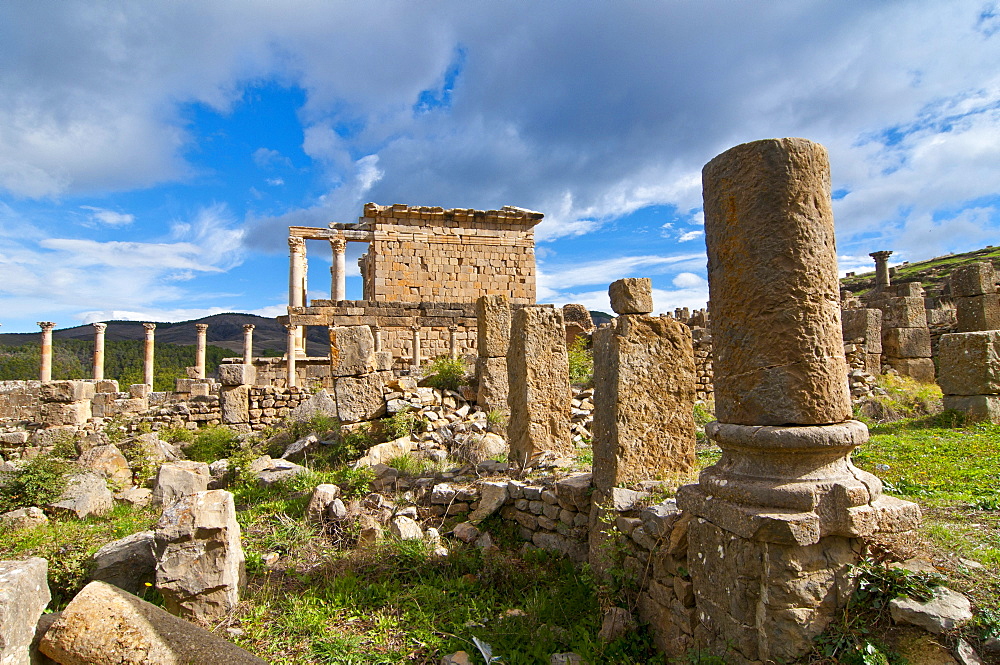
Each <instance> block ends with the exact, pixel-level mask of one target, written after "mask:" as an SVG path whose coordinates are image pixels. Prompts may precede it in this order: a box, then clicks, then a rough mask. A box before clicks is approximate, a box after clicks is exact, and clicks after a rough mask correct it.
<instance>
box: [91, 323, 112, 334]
mask: <svg viewBox="0 0 1000 665" xmlns="http://www.w3.org/2000/svg"><path fill="white" fill-rule="evenodd" d="M90 325H92V326H94V331H95V332H99V333H102V332H104V331H105V330H107V329H108V324H106V323H91V324H90Z"/></svg>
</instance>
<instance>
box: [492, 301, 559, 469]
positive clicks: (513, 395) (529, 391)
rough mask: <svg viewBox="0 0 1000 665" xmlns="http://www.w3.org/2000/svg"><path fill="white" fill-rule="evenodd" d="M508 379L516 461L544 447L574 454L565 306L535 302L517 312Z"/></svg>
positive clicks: (510, 430) (510, 432) (533, 455)
mask: <svg viewBox="0 0 1000 665" xmlns="http://www.w3.org/2000/svg"><path fill="white" fill-rule="evenodd" d="M507 383H508V389H509V392H508V394H507V404H508V406H509V408H510V423H509V425H508V426H507V434H508V440H509V442H510V453H509V458H510V460H511V462H513V463H515V464H518V465H520V466H521V467H526V466H531V464H532V462H533V461H534V459H535V458H536V457H537V456H538V455H539V454H540V453H543V452H552V453H554V454H555V455H557V456H562V455H569V454H571V453H572V452H573V442H572V440H571V437H570V429H569V424H570V399H571V398H570V395H571V393H570V385H569V357H568V355H567V353H566V329H565V327H564V326H563V317H562V311H561V310H556V309H553V308H551V307H540V306H530V307H523V308H521V309H519V310H517V311H516V312H514V316H513V318H512V321H511V330H510V352H509V353H508V355H507Z"/></svg>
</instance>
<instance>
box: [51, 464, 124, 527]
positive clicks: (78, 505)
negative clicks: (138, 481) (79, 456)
mask: <svg viewBox="0 0 1000 665" xmlns="http://www.w3.org/2000/svg"><path fill="white" fill-rule="evenodd" d="M114 505H115V496H114V494H112V493H111V490H109V489H108V483H107V481H106V480H105V479H104V478H103V477H102V476H99V475H97V474H96V473H93V472H90V471H83V472H80V473H77V474H74V475H73V476H71V477H70V479H69V482H67V484H66V489H64V490H63V492H62V494H61V495H60V496H59V499H58V500H56V501H54V502H53V503H50V504H49V505H48V508H49V509H50V510H52V511H54V512H61V513H72V514H74V515H76V516H77V517H79V518H80V519H83V518H84V517H87V516H89V515H102V514H104V513H106V512H108V511H109V510H111V509H112V508H114Z"/></svg>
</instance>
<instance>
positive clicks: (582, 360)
mask: <svg viewBox="0 0 1000 665" xmlns="http://www.w3.org/2000/svg"><path fill="white" fill-rule="evenodd" d="M567 353H568V354H569V382H570V383H572V384H573V385H575V386H589V385H590V384H591V383H593V381H594V352H593V351H591V350H590V349H588V348H587V339H586V338H585V337H577V338H575V339H574V340H573V343H572V344H570V345H569V349H567Z"/></svg>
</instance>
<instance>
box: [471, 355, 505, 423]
mask: <svg viewBox="0 0 1000 665" xmlns="http://www.w3.org/2000/svg"><path fill="white" fill-rule="evenodd" d="M476 376H477V377H478V378H479V390H478V394H477V396H476V403H477V404H479V406H480V407H482V409H483V410H484V411H486V412H490V411H499V412H501V413H503V414H504V415H507V414H508V413H509V407H508V406H507V394H508V392H509V385H510V384H509V382H508V381H509V380H508V377H507V358H505V357H503V358H482V357H481V358H478V359H477V360H476Z"/></svg>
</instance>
